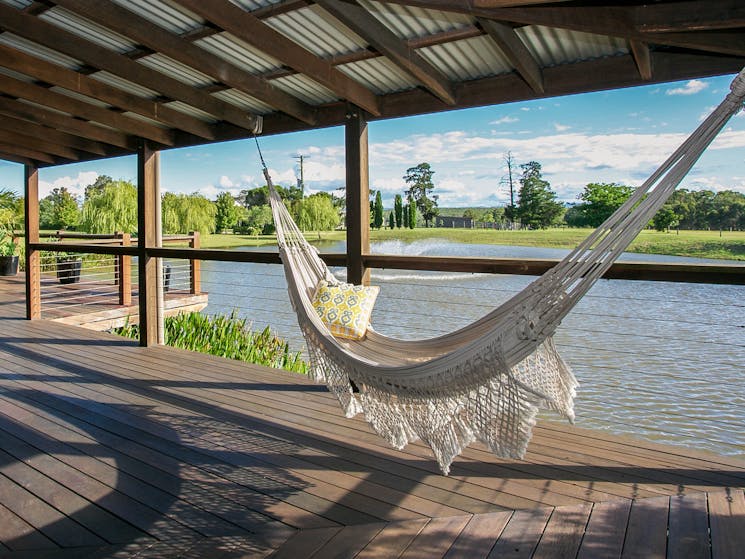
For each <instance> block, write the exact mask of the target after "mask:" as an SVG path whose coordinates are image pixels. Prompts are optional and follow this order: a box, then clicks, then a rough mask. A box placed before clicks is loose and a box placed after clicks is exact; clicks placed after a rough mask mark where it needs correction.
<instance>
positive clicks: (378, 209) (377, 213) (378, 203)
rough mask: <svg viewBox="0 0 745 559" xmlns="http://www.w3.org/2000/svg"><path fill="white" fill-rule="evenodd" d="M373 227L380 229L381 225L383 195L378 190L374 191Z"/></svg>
mask: <svg viewBox="0 0 745 559" xmlns="http://www.w3.org/2000/svg"><path fill="white" fill-rule="evenodd" d="M373 227H375V229H380V228H381V227H383V197H382V196H381V195H380V190H378V191H377V192H376V193H375V204H374V206H373Z"/></svg>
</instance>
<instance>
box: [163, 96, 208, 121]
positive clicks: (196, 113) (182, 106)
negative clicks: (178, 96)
mask: <svg viewBox="0 0 745 559" xmlns="http://www.w3.org/2000/svg"><path fill="white" fill-rule="evenodd" d="M167 105H168V106H169V107H170V108H171V109H174V110H176V111H179V112H182V113H184V114H187V115H191V116H193V117H196V118H198V119H199V120H203V121H205V122H215V117H214V116H212V115H211V114H209V113H206V112H204V111H200V110H199V109H197V108H195V107H192V106H191V105H187V104H186V103H182V102H181V101H172V102H171V103H167Z"/></svg>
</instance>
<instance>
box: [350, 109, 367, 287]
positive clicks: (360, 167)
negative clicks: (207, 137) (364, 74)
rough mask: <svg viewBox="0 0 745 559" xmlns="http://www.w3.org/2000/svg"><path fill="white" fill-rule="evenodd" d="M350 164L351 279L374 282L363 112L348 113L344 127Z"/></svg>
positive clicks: (359, 281) (355, 282)
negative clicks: (367, 261)
mask: <svg viewBox="0 0 745 559" xmlns="http://www.w3.org/2000/svg"><path fill="white" fill-rule="evenodd" d="M344 140H345V148H346V152H345V157H346V167H347V190H346V196H347V281H348V282H349V283H354V284H357V285H363V284H364V285H368V284H369V283H370V270H368V269H367V268H366V267H365V264H364V261H363V257H364V256H365V255H366V254H368V253H369V252H370V182H369V181H370V177H369V163H368V134H367V121H366V120H365V117H364V115H363V114H362V111H355V112H354V113H351V114H349V115H348V116H347V123H346V126H345V128H344Z"/></svg>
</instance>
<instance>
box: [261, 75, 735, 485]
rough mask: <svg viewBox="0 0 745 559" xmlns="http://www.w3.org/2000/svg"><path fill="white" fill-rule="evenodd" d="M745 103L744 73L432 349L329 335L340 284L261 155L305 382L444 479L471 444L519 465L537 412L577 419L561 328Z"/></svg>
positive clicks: (372, 337)
mask: <svg viewBox="0 0 745 559" xmlns="http://www.w3.org/2000/svg"><path fill="white" fill-rule="evenodd" d="M744 97H745V69H743V71H741V72H740V74H739V75H738V76H737V77H736V78H735V80H734V81H733V83H732V86H731V91H730V93H729V94H728V95H727V97H726V98H725V99H724V101H722V103H721V104H720V105H719V106H718V107H717V108H716V109H714V111H713V112H712V113H711V114H710V115H709V116H708V117H707V118H706V119H705V120H704V121H703V122H702V123H701V125H700V126H699V127H698V128H697V129H696V131H695V132H694V133H693V134H691V136H690V137H689V138H688V139H687V140H685V141H684V142H683V144H682V145H681V146H680V147H679V148H678V149H677V150H675V152H674V153H673V154H672V155H671V156H670V157H669V158H668V159H667V160H666V161H665V162H664V163H663V164H662V165H661V166H660V167H659V168H658V169H657V170H656V171H655V172H654V173H653V174H652V175H651V176H650V177H649V178H648V179H647V180H646V181H645V182H644V183H643V184H642V185H641V186H640V187H639V188H637V189H636V190H635V191H634V193H633V194H632V196H631V197H630V198H629V199H628V200H627V201H626V202H625V203H624V204H623V205H622V206H621V207H620V208H619V209H618V210H616V212H614V213H613V214H612V215H611V216H610V217H609V218H608V219H607V220H606V221H605V222H604V223H603V224H602V225H600V226H599V227H598V228H597V229H596V230H595V231H593V232H592V233H591V234H590V235H589V236H588V237H587V238H586V239H585V240H584V241H583V242H582V243H580V244H579V245H578V246H577V248H575V249H574V250H573V251H571V252H570V253H569V254H568V255H567V256H566V257H565V258H564V259H563V260H562V261H561V262H559V263H558V264H557V265H556V266H554V267H553V268H552V269H551V270H549V271H548V272H546V273H545V274H544V275H543V276H541V277H539V278H538V279H536V280H535V281H533V282H532V283H531V284H530V285H528V286H527V287H526V288H525V289H523V290H522V291H521V292H519V293H517V294H516V295H514V296H513V297H512V298H510V299H509V300H508V301H506V302H504V303H502V304H501V305H499V306H498V307H496V308H495V309H494V310H492V311H491V312H489V313H487V314H486V315H485V316H484V317H482V318H481V319H479V320H477V321H475V322H474V323H472V324H470V325H468V326H466V327H464V328H461V329H459V330H456V331H454V332H451V333H449V334H446V335H444V336H439V337H436V338H431V339H426V340H400V339H394V338H389V337H386V336H383V335H381V334H380V333H378V332H375V330H373V329H372V328H370V329H369V330H368V333H367V336H366V338H365V339H364V340H362V341H350V340H341V339H337V338H335V337H334V336H333V335H331V333H330V332H329V330H328V329H327V327H326V326H325V325H324V324H323V322H321V320H320V318H319V317H318V315H317V314H316V311H315V310H314V308H313V306H312V303H311V300H312V297H313V294H314V292H315V289H316V287H317V285H318V283H319V282H320V281H321V280H325V281H326V282H328V283H329V284H331V285H336V284H338V283H340V282H339V280H338V279H337V278H335V277H334V276H333V274H332V273H331V272H330V271H329V269H328V267H327V266H326V265H325V263H324V262H323V260H321V258H320V256H319V255H318V252H317V251H316V249H315V248H314V247H313V246H311V245H310V244H309V243H308V242H307V241H306V240H305V238H304V237H303V234H302V232H301V231H300V229H299V228H298V227H297V225H296V224H295V222H294V221H293V219H292V216H291V215H290V213H289V211H288V210H287V208H286V207H285V205H284V203H283V201H282V199H281V198H280V196H279V194H278V193H277V191H276V189H275V188H274V185H273V183H272V180H271V177H270V174H269V170H268V169H267V166H266V164H265V163H264V159H263V156H261V152H260V150H259V154H260V156H261V163H262V167H263V172H264V177H265V179H266V181H267V185H268V186H269V193H270V196H269V197H270V203H271V207H272V213H273V216H274V222H275V226H276V231H277V242H278V244H279V250H280V256H281V258H282V262H283V265H284V270H285V275H286V277H287V284H288V291H289V295H290V301H291V303H292V306H293V309H294V310H295V312H296V314H297V317H298V324H299V326H300V329H301V331H302V332H303V335H304V337H305V340H306V343H307V346H308V351H309V355H310V372H309V375H310V377H311V378H313V379H314V380H315V381H316V382H322V383H325V384H326V385H327V386H328V388H329V390H330V391H331V392H332V393H333V394H335V395H336V397H337V398H338V399H339V402H340V404H341V405H342V408H343V409H344V412H345V414H346V415H347V417H352V416H354V415H356V414H358V413H364V414H365V418H366V420H367V421H368V422H369V423H370V425H371V426H372V427H373V429H375V431H377V432H378V434H380V435H381V436H382V437H383V438H385V439H386V440H387V441H388V442H389V443H390V444H391V445H393V446H394V447H396V448H399V449H400V448H403V447H404V446H405V445H406V444H408V443H409V442H413V441H415V440H417V439H421V440H422V441H423V442H424V443H426V444H427V445H429V447H430V448H431V449H432V451H433V454H434V456H435V458H436V460H437V462H438V464H439V466H440V469H441V470H442V471H443V473H445V474H447V473H448V472H449V470H450V464H451V462H452V460H453V459H454V458H455V456H457V455H458V454H459V453H460V452H462V450H463V449H464V448H465V447H466V446H467V445H469V444H470V443H471V442H473V441H475V440H480V441H482V442H483V443H485V444H486V445H487V446H488V447H489V448H490V450H491V451H492V452H494V453H495V454H496V455H497V456H500V457H504V458H522V457H523V455H524V453H525V451H526V448H527V445H528V442H529V440H530V437H531V434H532V428H533V425H534V424H535V418H536V415H537V413H538V411H539V410H540V409H550V410H553V411H555V412H557V413H559V414H560V415H562V416H564V417H566V418H567V419H569V420H570V421H573V420H574V397H575V391H576V388H577V386H578V383H577V380H576V379H575V377H574V375H573V373H572V371H571V370H570V368H569V366H568V365H567V364H566V363H565V362H564V360H563V359H562V358H561V356H560V355H559V353H558V351H557V350H556V347H555V345H554V343H553V339H552V336H553V333H554V332H555V331H556V328H557V327H558V326H559V324H560V323H561V320H562V319H563V318H564V317H565V316H566V315H567V314H568V313H569V311H570V310H571V309H572V308H573V307H574V306H575V305H576V303H577V302H578V301H579V299H580V298H581V297H582V296H583V295H584V294H585V293H587V291H588V290H589V289H590V288H591V287H592V285H593V284H594V283H595V282H596V281H597V280H598V279H599V278H600V277H601V276H602V275H603V274H604V273H605V272H606V271H607V270H608V269H609V268H610V266H611V265H612V264H613V262H614V261H615V260H616V259H617V258H618V257H619V256H620V255H621V253H622V252H624V250H625V249H626V248H627V247H628V245H629V244H630V243H631V241H632V240H633V239H634V238H635V237H636V236H637V234H638V233H639V232H640V231H641V230H642V229H643V228H644V227H645V226H646V224H647V223H649V221H650V220H651V219H652V217H653V216H654V215H655V213H657V211H658V210H659V209H660V208H661V207H662V205H663V204H664V203H665V201H666V200H667V199H668V198H669V196H670V195H671V194H672V192H673V191H674V190H675V188H676V187H677V186H678V184H679V183H680V181H681V180H682V179H683V177H685V175H686V174H687V173H688V172H689V171H690V169H691V167H693V165H694V164H695V162H696V161H697V160H698V159H699V157H700V156H701V154H702V153H703V152H704V150H705V149H706V147H707V146H708V145H709V144H710V143H711V142H712V141H713V140H714V138H715V137H716V135H717V134H718V133H719V132H720V131H721V130H722V128H723V127H724V125H725V124H726V123H727V121H728V120H729V119H730V118H731V116H732V115H734V114H735V113H736V112H737V111H739V110H740V109H741V108H742V104H743V98H744ZM257 147H258V141H257ZM350 380H351V381H352V382H353V383H354V385H355V386H356V387H357V388H358V389H359V392H355V391H353V389H352V384H351V383H350Z"/></svg>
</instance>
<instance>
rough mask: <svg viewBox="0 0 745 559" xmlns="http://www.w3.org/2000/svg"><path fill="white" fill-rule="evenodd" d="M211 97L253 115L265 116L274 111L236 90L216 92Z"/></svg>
mask: <svg viewBox="0 0 745 559" xmlns="http://www.w3.org/2000/svg"><path fill="white" fill-rule="evenodd" d="M213 97H217V98H219V99H222V100H223V101H227V102H228V103H232V104H233V105H236V106H237V107H240V108H241V109H244V110H245V111H247V112H249V113H253V114H260V115H265V114H269V113H271V112H273V111H274V109H273V108H272V107H270V106H269V105H267V104H265V103H262V102H261V101H259V100H257V99H254V98H253V97H251V96H250V95H248V94H247V93H243V92H242V91H238V90H236V89H226V90H225V91H218V92H217V93H214V94H213Z"/></svg>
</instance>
